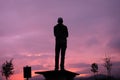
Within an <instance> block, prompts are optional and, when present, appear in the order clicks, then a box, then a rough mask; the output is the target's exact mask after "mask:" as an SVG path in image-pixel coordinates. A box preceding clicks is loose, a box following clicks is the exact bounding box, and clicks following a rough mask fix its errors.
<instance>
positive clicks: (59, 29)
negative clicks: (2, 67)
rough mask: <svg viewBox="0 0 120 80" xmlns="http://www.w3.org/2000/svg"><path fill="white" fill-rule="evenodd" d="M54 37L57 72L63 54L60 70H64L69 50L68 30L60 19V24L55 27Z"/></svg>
mask: <svg viewBox="0 0 120 80" xmlns="http://www.w3.org/2000/svg"><path fill="white" fill-rule="evenodd" d="M54 36H55V41H56V44H55V70H58V69H59V55H60V53H61V63H60V68H61V70H64V61H65V52H66V48H67V37H68V29H67V26H65V25H64V24H63V19H62V18H61V17H59V18H58V24H57V25H56V26H54Z"/></svg>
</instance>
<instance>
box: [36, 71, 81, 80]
mask: <svg viewBox="0 0 120 80" xmlns="http://www.w3.org/2000/svg"><path fill="white" fill-rule="evenodd" d="M35 74H41V75H43V76H44V77H45V79H46V80H73V79H74V77H75V76H76V75H79V74H77V73H74V72H71V71H67V70H60V71H55V70H53V71H43V72H35Z"/></svg>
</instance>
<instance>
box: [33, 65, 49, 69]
mask: <svg viewBox="0 0 120 80" xmlns="http://www.w3.org/2000/svg"><path fill="white" fill-rule="evenodd" d="M31 67H32V70H47V69H48V68H47V67H44V66H43V65H33V66H31Z"/></svg>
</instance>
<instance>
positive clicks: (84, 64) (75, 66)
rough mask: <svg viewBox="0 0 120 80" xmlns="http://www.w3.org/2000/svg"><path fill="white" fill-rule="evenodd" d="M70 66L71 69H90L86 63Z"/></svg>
mask: <svg viewBox="0 0 120 80" xmlns="http://www.w3.org/2000/svg"><path fill="white" fill-rule="evenodd" d="M68 66H70V67H71V68H86V67H89V66H90V64H86V63H77V64H74V63H73V64H69V65H68Z"/></svg>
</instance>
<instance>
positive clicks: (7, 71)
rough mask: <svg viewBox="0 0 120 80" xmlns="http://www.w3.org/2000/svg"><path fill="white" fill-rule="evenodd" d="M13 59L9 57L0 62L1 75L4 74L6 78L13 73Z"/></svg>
mask: <svg viewBox="0 0 120 80" xmlns="http://www.w3.org/2000/svg"><path fill="white" fill-rule="evenodd" d="M12 61H13V59H11V60H10V61H6V62H5V63H3V64H2V70H1V72H2V76H5V78H6V80H8V79H9V77H10V76H11V75H13V73H14V71H13V70H14V67H13V63H12Z"/></svg>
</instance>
